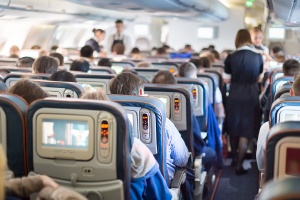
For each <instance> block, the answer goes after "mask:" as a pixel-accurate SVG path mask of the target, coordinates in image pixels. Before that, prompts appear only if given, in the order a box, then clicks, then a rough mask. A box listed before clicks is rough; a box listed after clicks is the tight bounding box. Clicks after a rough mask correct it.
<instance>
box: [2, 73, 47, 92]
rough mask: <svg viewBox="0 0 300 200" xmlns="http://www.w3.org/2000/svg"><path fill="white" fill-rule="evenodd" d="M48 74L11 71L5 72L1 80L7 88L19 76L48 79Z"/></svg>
mask: <svg viewBox="0 0 300 200" xmlns="http://www.w3.org/2000/svg"><path fill="white" fill-rule="evenodd" d="M49 77H50V74H31V73H11V74H7V75H6V76H5V78H4V80H3V82H4V83H5V85H6V86H7V88H10V87H11V86H13V85H14V84H15V83H16V82H18V81H19V80H20V79H21V78H30V79H41V80H49Z"/></svg>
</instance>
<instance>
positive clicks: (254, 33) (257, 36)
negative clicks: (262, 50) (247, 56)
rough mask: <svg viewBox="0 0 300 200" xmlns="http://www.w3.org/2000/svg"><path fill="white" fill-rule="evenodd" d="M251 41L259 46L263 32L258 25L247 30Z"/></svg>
mask: <svg viewBox="0 0 300 200" xmlns="http://www.w3.org/2000/svg"><path fill="white" fill-rule="evenodd" d="M249 32H250V35H251V41H252V43H253V44H254V45H255V46H260V45H261V44H262V41H263V32H262V30H261V28H260V27H253V28H251V29H250V30H249Z"/></svg>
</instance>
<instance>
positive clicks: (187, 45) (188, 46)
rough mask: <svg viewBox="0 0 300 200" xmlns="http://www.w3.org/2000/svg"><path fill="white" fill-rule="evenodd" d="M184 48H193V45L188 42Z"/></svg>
mask: <svg viewBox="0 0 300 200" xmlns="http://www.w3.org/2000/svg"><path fill="white" fill-rule="evenodd" d="M184 48H188V49H191V48H192V46H191V45H190V44H186V45H184Z"/></svg>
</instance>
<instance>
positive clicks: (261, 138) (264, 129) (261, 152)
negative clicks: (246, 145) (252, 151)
mask: <svg viewBox="0 0 300 200" xmlns="http://www.w3.org/2000/svg"><path fill="white" fill-rule="evenodd" d="M268 133H269V122H265V123H264V124H263V125H262V126H261V127H260V130H259V135H258V140H257V149H256V162H257V167H258V169H259V171H261V172H264V156H265V147H266V141H267V137H268Z"/></svg>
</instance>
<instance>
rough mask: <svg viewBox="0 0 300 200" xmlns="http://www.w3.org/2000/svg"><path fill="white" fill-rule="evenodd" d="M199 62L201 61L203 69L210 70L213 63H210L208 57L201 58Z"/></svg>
mask: <svg viewBox="0 0 300 200" xmlns="http://www.w3.org/2000/svg"><path fill="white" fill-rule="evenodd" d="M199 61H200V63H201V66H202V67H203V68H210V67H211V61H210V59H209V58H208V57H205V56H204V57H200V58H199Z"/></svg>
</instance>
